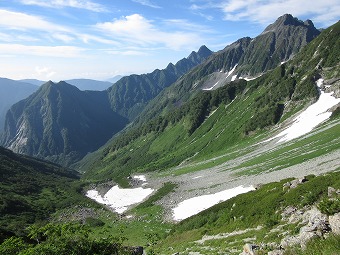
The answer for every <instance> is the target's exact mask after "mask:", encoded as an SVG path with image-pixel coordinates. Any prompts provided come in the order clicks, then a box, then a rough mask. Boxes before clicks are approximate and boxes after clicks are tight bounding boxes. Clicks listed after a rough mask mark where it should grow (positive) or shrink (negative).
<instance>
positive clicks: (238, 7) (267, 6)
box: [219, 0, 340, 26]
mask: <svg viewBox="0 0 340 255" xmlns="http://www.w3.org/2000/svg"><path fill="white" fill-rule="evenodd" d="M219 8H220V9H221V10H222V11H223V12H224V15H225V16H224V18H225V19H226V20H230V21H236V20H249V21H252V22H256V23H261V24H268V23H270V22H273V21H274V20H275V19H276V18H277V17H279V16H281V15H283V14H285V13H290V14H292V15H294V16H296V17H298V18H299V17H300V16H309V19H311V20H313V21H316V22H320V23H321V24H323V25H327V26H328V25H331V24H333V23H335V22H336V21H338V19H339V13H340V3H339V1H338V0H323V1H310V0H299V1H296V0H277V1H269V0H229V1H224V2H222V3H220V4H219Z"/></svg>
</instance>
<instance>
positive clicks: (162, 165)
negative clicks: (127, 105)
mask: <svg viewBox="0 0 340 255" xmlns="http://www.w3.org/2000/svg"><path fill="white" fill-rule="evenodd" d="M339 31H340V23H338V24H336V25H334V26H333V27H330V28H329V29H327V30H325V31H323V33H322V34H321V35H320V36H319V37H318V38H316V39H315V40H313V41H312V42H311V43H310V44H309V45H307V46H306V47H305V48H304V49H303V50H302V52H301V53H300V54H298V55H297V56H296V57H295V58H294V59H293V60H291V61H289V62H287V63H285V64H282V65H280V66H278V67H277V68H276V69H274V70H273V71H271V72H268V73H267V74H265V75H263V76H261V77H260V78H258V79H256V80H252V81H248V82H246V81H244V80H239V81H235V82H231V83H229V84H226V85H225V86H224V87H222V88H220V89H217V90H216V91H203V92H200V93H198V94H197V95H196V96H195V97H194V98H193V99H192V100H190V101H189V102H188V103H186V104H184V105H183V106H182V107H179V108H177V109H175V110H174V111H172V112H171V113H168V114H165V115H164V116H160V117H158V118H155V119H153V120H151V121H149V122H147V123H144V124H143V125H140V126H138V127H135V128H132V129H129V130H127V131H126V132H125V133H123V134H122V135H120V136H118V137H116V138H114V139H113V140H112V141H111V142H110V143H109V145H108V146H107V147H105V148H104V149H103V150H102V151H101V152H100V153H99V157H97V159H95V160H93V161H89V162H86V163H87V169H86V170H87V171H86V173H85V178H88V179H92V180H96V181H100V180H102V179H104V178H114V179H116V180H117V181H119V180H120V179H122V177H125V176H127V175H129V174H130V173H131V172H146V171H155V170H164V169H169V168H171V167H174V166H178V165H180V164H181V163H186V164H188V163H190V162H191V163H195V162H196V163H197V162H200V161H202V160H206V159H209V158H214V157H218V156H222V155H224V154H227V153H228V152H229V153H232V150H234V151H236V149H235V146H236V147H237V149H242V148H244V147H246V146H248V145H249V144H252V143H255V142H257V141H259V139H260V138H261V137H264V136H265V135H268V134H269V133H268V131H269V130H270V127H272V126H273V125H275V124H277V123H280V122H282V121H283V120H285V119H288V118H289V117H290V116H292V115H293V114H295V113H296V112H297V111H299V110H301V109H302V108H303V107H304V106H305V105H308V104H310V103H311V102H314V101H315V100H316V99H317V97H318V91H317V87H316V84H315V81H316V80H317V79H318V78H320V77H321V76H322V77H325V78H327V79H329V78H334V77H338V75H339V65H338V62H337V61H336V60H337V59H339V54H338V46H339V45H338V44H339V42H338V40H337V39H336V38H338V37H339ZM337 129H338V127H337V125H335V127H334V131H330V132H333V133H334V132H336V130H337ZM319 136H323V134H320V135H319ZM325 136H326V134H325ZM326 140H327V139H325V140H324V143H327V141H328V140H327V141H326ZM333 144H334V146H333V147H332V148H331V149H336V148H337V146H338V140H337V139H335V140H333ZM296 146H298V144H297V145H296ZM230 156H232V157H235V156H236V155H235V154H234V155H230ZM224 160H226V158H224ZM299 160H300V161H301V160H303V159H302V158H301V157H300V158H299V159H298V160H296V161H295V162H294V163H297V161H299ZM220 163H222V159H221V160H220ZM262 170H264V169H262Z"/></svg>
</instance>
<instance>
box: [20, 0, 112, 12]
mask: <svg viewBox="0 0 340 255" xmlns="http://www.w3.org/2000/svg"><path fill="white" fill-rule="evenodd" d="M20 2H21V3H22V4H25V5H37V6H41V7H48V8H63V7H72V8H78V9H85V10H89V11H93V12H107V9H106V8H105V6H103V5H101V4H98V3H94V2H92V1H85V0H50V1H46V0H21V1H20Z"/></svg>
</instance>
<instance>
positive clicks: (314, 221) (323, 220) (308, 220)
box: [281, 207, 340, 249]
mask: <svg viewBox="0 0 340 255" xmlns="http://www.w3.org/2000/svg"><path fill="white" fill-rule="evenodd" d="M293 209H294V208H286V210H285V211H286V212H291V213H290V214H289V215H290V217H292V215H294V214H295V211H294V210H293ZM301 219H302V223H303V224H306V225H305V226H303V227H301V228H300V233H299V234H298V235H296V236H286V237H285V238H283V239H282V241H281V246H282V247H283V248H288V247H292V246H297V245H299V246H300V247H301V248H303V249H304V248H306V244H307V243H308V241H309V240H311V239H313V238H318V237H323V235H324V234H325V233H327V232H329V231H330V230H331V229H330V227H329V223H328V216H327V215H325V214H322V213H321V212H320V211H319V210H318V209H317V208H316V207H312V208H311V209H310V210H308V211H306V212H304V213H303V214H302V215H301ZM339 223H340V219H339ZM339 227H340V225H339Z"/></svg>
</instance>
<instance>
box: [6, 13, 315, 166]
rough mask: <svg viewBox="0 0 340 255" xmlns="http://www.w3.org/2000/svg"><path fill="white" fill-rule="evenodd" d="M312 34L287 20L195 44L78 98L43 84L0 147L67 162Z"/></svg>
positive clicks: (288, 53) (283, 54) (286, 53)
mask: <svg viewBox="0 0 340 255" xmlns="http://www.w3.org/2000/svg"><path fill="white" fill-rule="evenodd" d="M319 33H320V32H319V31H318V30H317V29H316V28H315V27H314V25H313V23H312V22H311V21H306V22H302V21H299V20H298V19H296V18H294V17H292V16H291V15H288V14H287V15H284V16H282V17H280V18H278V20H277V21H276V22H275V23H273V24H272V25H269V26H268V27H267V28H266V29H265V30H264V32H263V33H261V34H260V35H259V36H257V37H256V38H254V39H251V38H248V37H246V38H242V39H240V40H238V41H236V42H235V43H233V44H231V45H229V46H227V47H226V48H225V49H223V50H221V51H219V52H216V53H213V52H211V51H210V50H209V49H208V48H207V47H206V46H202V47H201V48H200V49H199V50H198V52H192V53H191V54H190V55H189V56H188V57H187V58H184V59H182V60H180V61H178V62H177V63H176V64H172V63H170V64H169V65H168V66H167V67H166V68H165V69H163V70H159V69H156V70H154V71H153V72H152V73H148V74H143V75H130V76H126V77H123V78H121V79H120V80H119V81H117V82H116V83H115V84H113V85H112V86H111V87H110V88H109V89H107V90H106V91H102V92H101V93H99V92H92V91H85V92H84V93H81V92H80V91H79V90H77V89H75V88H74V87H72V86H71V85H69V84H67V83H66V82H61V83H59V84H54V83H52V82H48V83H47V84H45V85H44V86H42V87H41V88H40V89H39V91H37V92H36V93H35V94H34V95H33V96H31V97H30V98H28V99H26V100H24V101H21V102H20V103H18V104H17V105H14V106H13V107H12V108H11V110H10V111H9V114H8V116H7V119H6V127H5V132H4V134H3V137H2V144H3V145H4V146H6V147H8V148H11V149H13V150H14V151H15V152H20V153H25V154H27V155H31V156H37V157H40V158H46V159H49V160H52V161H58V162H62V163H64V164H71V163H73V162H76V161H78V160H79V159H81V158H82V157H83V156H85V155H86V154H87V153H88V152H92V151H94V150H96V149H98V148H99V146H101V145H103V144H104V143H105V142H107V141H108V140H109V139H110V138H111V137H112V136H113V135H115V134H116V133H117V132H119V131H120V130H122V129H123V128H124V127H125V126H126V125H127V124H128V123H129V122H130V123H131V122H132V121H134V125H137V127H138V125H144V123H147V121H149V120H152V119H157V117H162V116H164V115H165V114H166V113H167V112H174V111H177V109H179V108H180V107H181V106H182V105H185V104H186V103H187V102H189V101H190V99H191V98H194V97H195V95H196V94H197V93H200V91H202V89H203V90H214V89H217V88H218V87H221V86H225V85H226V84H228V83H230V82H231V81H234V80H238V79H240V78H242V77H247V78H251V77H256V76H259V75H261V74H263V73H265V72H267V71H268V70H270V69H273V68H275V67H277V66H279V65H280V64H281V63H282V62H284V61H287V60H288V59H290V58H292V57H293V56H294V55H295V54H297V53H298V52H299V51H300V50H301V48H303V47H304V46H305V45H306V44H307V43H309V42H310V41H311V40H312V39H314V38H315V37H317V36H318V35H319ZM240 88H242V87H240ZM240 88H234V89H236V90H238V89H240ZM228 93H230V94H229V97H228V98H229V99H232V98H233V97H234V96H235V95H236V94H235V93H236V91H234V92H232V91H230V92H228ZM101 100H102V102H101V103H100V101H101ZM78 102H79V103H78ZM97 104H98V105H97ZM198 105H199V104H198ZM275 107H278V106H275ZM275 107H274V108H275ZM274 108H273V109H274ZM275 109H276V108H275ZM204 112H205V111H202V109H200V110H199V109H197V111H196V112H192V113H191V114H194V115H193V116H192V117H191V121H193V120H195V119H196V120H195V121H198V122H197V123H196V124H193V123H191V122H188V123H191V124H188V125H189V126H190V127H191V128H192V130H193V131H194V130H195V128H196V127H197V126H199V125H200V123H201V122H202V118H204ZM202 114H203V116H202ZM280 115H281V113H280V114H279V113H278V118H279V116H280ZM197 118H198V119H197ZM156 122H157V121H156ZM136 123H137V124H136ZM163 126H164V125H163ZM165 126H166V125H165ZM139 127H140V126H139ZM191 128H189V129H191ZM98 136H99V137H100V138H98Z"/></svg>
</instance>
